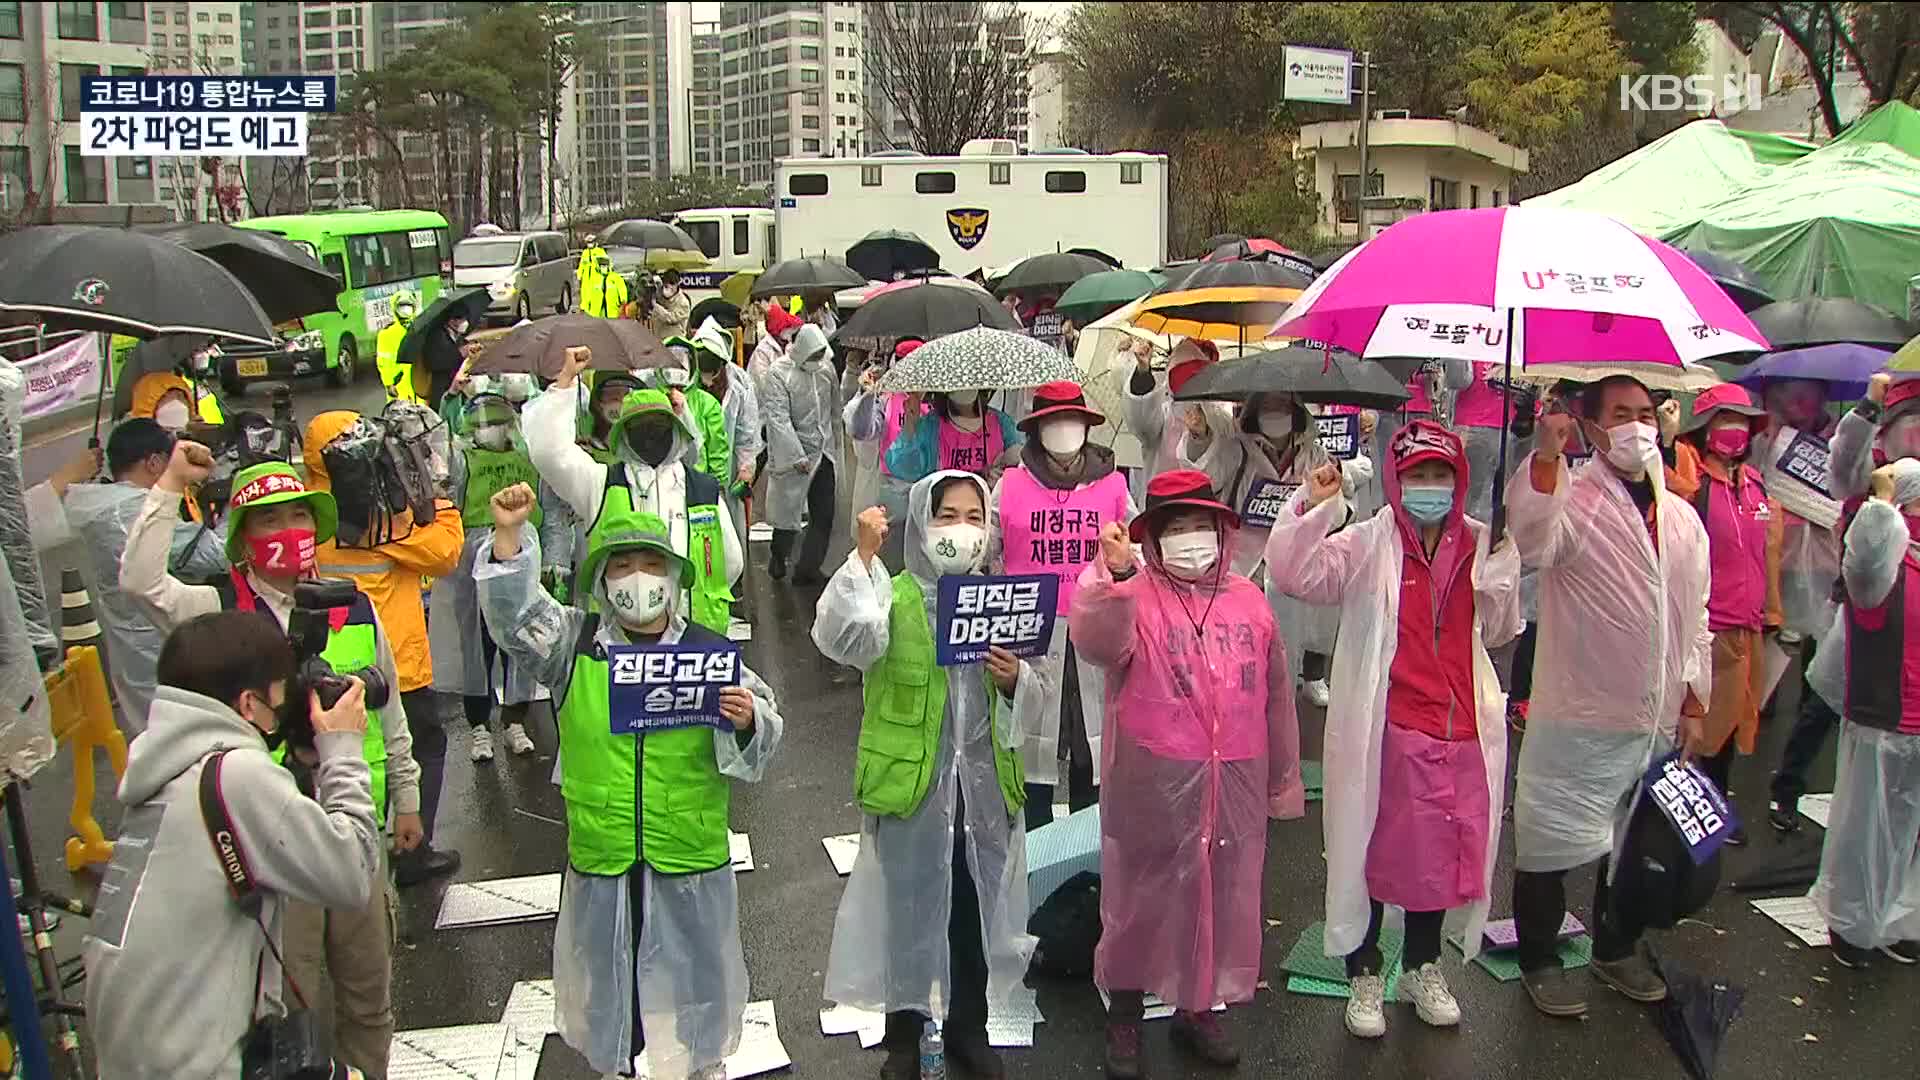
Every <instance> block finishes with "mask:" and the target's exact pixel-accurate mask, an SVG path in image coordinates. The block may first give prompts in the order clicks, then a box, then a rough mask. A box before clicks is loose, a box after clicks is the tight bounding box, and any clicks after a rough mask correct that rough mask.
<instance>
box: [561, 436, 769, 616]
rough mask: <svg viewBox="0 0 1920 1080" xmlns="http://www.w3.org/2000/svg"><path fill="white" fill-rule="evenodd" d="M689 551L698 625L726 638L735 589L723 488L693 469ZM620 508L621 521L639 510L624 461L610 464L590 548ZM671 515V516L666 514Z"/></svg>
mask: <svg viewBox="0 0 1920 1080" xmlns="http://www.w3.org/2000/svg"><path fill="white" fill-rule="evenodd" d="M686 472H687V550H686V551H685V552H683V553H682V554H684V555H685V556H686V558H687V561H689V562H691V563H692V564H693V590H692V592H693V612H692V614H693V621H694V622H696V623H698V624H700V625H701V626H704V627H706V628H707V629H709V630H711V631H713V632H714V633H716V634H722V635H724V634H725V633H726V632H727V626H728V624H729V623H731V622H732V621H733V588H732V586H731V585H729V584H728V582H727V547H726V533H725V532H724V531H723V529H722V527H721V524H720V523H721V520H722V519H721V514H722V513H723V511H722V510H721V509H720V485H719V484H717V483H715V482H714V480H713V478H712V477H710V476H707V475H706V474H704V473H700V472H696V471H694V470H693V469H688V470H687V471H686ZM610 509H611V510H617V511H619V513H617V514H615V515H613V518H614V520H621V519H624V518H625V517H626V515H627V514H628V513H630V512H632V510H633V492H632V491H631V490H630V489H629V488H628V487H627V467H626V466H625V465H623V464H620V463H617V462H616V463H615V464H612V465H609V466H607V486H606V489H605V490H604V491H602V492H601V494H600V510H599V513H598V514H597V515H596V516H595V517H594V519H593V524H592V525H590V526H588V528H587V550H588V551H592V550H593V549H594V548H595V547H596V546H597V545H598V544H599V543H600V542H601V536H602V532H601V528H600V524H601V522H603V521H606V520H608V513H607V512H608V510H610ZM661 516H662V517H665V516H666V515H664V514H663V515H661ZM576 585H577V586H578V588H579V589H580V591H581V592H583V593H585V592H589V591H591V590H592V587H593V583H592V582H590V581H582V582H577V583H576Z"/></svg>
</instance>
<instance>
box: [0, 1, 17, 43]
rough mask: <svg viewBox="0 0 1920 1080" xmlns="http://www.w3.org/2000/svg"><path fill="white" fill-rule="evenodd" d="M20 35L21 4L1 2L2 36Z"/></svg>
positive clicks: (14, 36)
mask: <svg viewBox="0 0 1920 1080" xmlns="http://www.w3.org/2000/svg"><path fill="white" fill-rule="evenodd" d="M19 36H20V5H19V4H18V3H11V4H0V38H18V37H19Z"/></svg>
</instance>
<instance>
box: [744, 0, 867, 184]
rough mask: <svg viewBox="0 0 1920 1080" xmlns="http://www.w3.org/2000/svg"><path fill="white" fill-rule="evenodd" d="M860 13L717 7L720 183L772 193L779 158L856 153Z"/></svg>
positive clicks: (835, 8) (832, 6)
mask: <svg viewBox="0 0 1920 1080" xmlns="http://www.w3.org/2000/svg"><path fill="white" fill-rule="evenodd" d="M860 8H861V5H859V4H852V3H837V2H836V3H825V2H818V0H816V2H813V3H804V2H802V3H723V4H721V5H720V35H721V42H720V49H721V69H720V76H721V86H720V98H721V102H722V105H721V125H722V127H721V148H722V149H721V169H722V171H724V172H725V173H726V175H728V176H730V177H733V178H734V179H736V180H739V181H741V182H742V183H747V184H770V183H772V182H773V163H774V162H775V161H776V160H778V159H780V158H784V157H828V156H847V155H852V154H858V153H860V152H861V149H862V139H861V132H862V130H863V128H864V126H865V125H864V122H863V116H862V112H861V109H862V103H861V98H862V96H863V95H864V94H865V93H866V88H865V83H864V76H863V74H862V73H863V68H862V66H861V58H860V50H861V46H860V22H861V19H860Z"/></svg>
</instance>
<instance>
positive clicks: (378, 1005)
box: [120, 440, 451, 1076]
mask: <svg viewBox="0 0 1920 1080" xmlns="http://www.w3.org/2000/svg"><path fill="white" fill-rule="evenodd" d="M212 467H213V457H212V455H211V454H209V453H208V452H207V448H206V447H204V446H201V445H199V444H198V443H193V442H188V441H185V440H182V441H180V442H179V443H176V444H175V445H174V449H173V459H172V460H171V461H169V462H168V463H167V471H166V472H165V473H164V474H162V475H161V477H160V479H159V481H158V482H156V483H155V484H154V486H153V490H152V491H149V492H148V493H147V502H146V505H145V506H144V507H143V508H142V509H141V512H140V516H139V517H138V518H137V519H135V521H134V523H133V526H132V528H131V529H130V530H128V533H127V551H126V554H125V555H124V556H122V557H121V560H120V587H121V588H122V589H124V590H126V591H127V592H129V593H131V594H133V595H135V596H137V597H139V598H141V599H142V600H143V601H145V602H146V603H147V604H148V605H150V606H151V607H152V609H153V611H154V613H155V616H156V617H155V620H154V622H155V624H156V625H158V626H161V627H165V628H171V627H175V626H178V625H180V624H182V623H184V622H185V621H187V620H188V619H191V618H194V617H195V616H197V615H207V614H211V613H213V612H216V611H219V610H221V609H222V608H223V607H229V608H233V609H236V610H239V611H248V612H256V611H257V612H262V613H264V614H267V615H270V616H272V618H273V621H274V623H275V625H277V626H279V627H280V628H282V629H283V630H284V629H285V627H286V622H287V615H288V613H289V612H290V611H291V610H292V607H293V592H294V587H295V586H296V585H298V584H299V583H300V581H301V579H303V578H306V577H309V576H311V575H312V574H313V573H314V571H315V566H316V556H315V551H316V548H317V545H318V544H321V543H324V542H326V541H327V540H330V539H332V537H333V534H334V529H335V526H336V523H337V522H338V520H339V510H338V507H337V505H336V503H335V502H334V497H333V496H332V495H331V494H330V493H328V492H326V491H318V490H308V488H307V486H306V485H305V484H304V483H302V482H301V480H300V477H299V476H298V474H296V473H295V472H294V471H293V468H292V466H289V465H285V464H282V463H279V462H267V463H265V464H261V465H255V466H253V467H252V468H249V469H245V470H242V471H241V472H240V473H239V474H237V475H236V476H234V478H233V498H232V500H231V503H230V509H229V512H228V514H227V558H228V560H229V561H231V562H232V563H233V566H234V570H233V577H232V589H233V593H234V597H233V599H232V600H231V601H223V598H222V596H221V591H220V590H219V589H216V588H214V587H213V586H209V585H188V584H186V583H184V582H181V581H179V580H177V579H176V578H174V577H173V576H171V575H170V574H169V573H168V572H167V551H168V547H169V540H170V539H171V535H172V525H171V522H170V521H169V520H168V518H169V513H170V511H171V509H172V507H173V505H174V504H175V502H177V501H178V499H179V498H180V496H181V493H182V492H184V491H185V490H186V489H187V487H188V486H190V485H194V484H198V483H200V482H201V481H203V480H205V479H206V476H207V473H208V471H209V470H210V469H211V468H212ZM321 656H322V657H323V658H324V659H326V660H327V662H328V663H330V664H331V665H332V666H333V667H334V669H335V670H336V671H348V672H351V671H360V670H363V669H365V668H369V667H372V668H378V669H379V671H380V673H381V676H382V677H383V678H384V680H385V681H386V684H387V685H388V686H390V687H396V688H397V687H399V686H400V685H401V680H400V677H399V674H398V672H397V671H396V668H395V661H394V653H393V650H392V649H391V648H390V647H389V645H388V639H387V635H386V632H385V631H384V630H383V629H382V627H381V625H380V618H379V616H378V615H377V614H376V613H375V611H374V607H373V604H372V603H371V602H370V601H369V600H368V599H367V597H366V596H365V594H361V595H360V596H358V597H356V598H355V601H354V603H353V605H352V606H351V607H349V608H348V609H347V613H346V616H345V617H344V619H343V620H342V621H341V622H340V625H339V628H338V629H336V630H334V631H333V632H332V634H331V635H329V637H328V640H327V647H326V650H325V651H324V652H323V653H322V654H321ZM360 752H361V754H362V755H363V756H364V757H365V758H366V760H367V763H368V764H369V765H370V766H372V770H373V812H374V821H375V824H376V825H378V826H380V827H382V828H384V827H385V824H386V817H387V813H388V810H389V808H390V809H391V811H392V814H393V844H394V848H395V849H396V851H398V852H400V853H402V855H403V857H404V853H406V852H410V851H412V850H414V849H415V848H417V847H420V846H421V844H422V842H423V840H424V838H425V833H424V825H423V822H422V820H421V817H420V804H421V794H420V770H419V766H418V765H416V764H415V763H414V760H413V738H412V736H411V735H410V734H409V732H408V727H407V722H406V706H405V698H404V697H401V696H395V697H393V698H390V699H388V702H387V705H386V706H385V707H384V708H381V709H378V710H368V711H367V726H366V736H365V737H364V738H363V739H362V741H361V746H360ZM444 854H447V855H449V856H450V855H451V853H444ZM389 901H390V898H389V896H388V889H387V887H386V876H385V872H384V868H381V869H380V870H379V871H378V872H377V877H376V880H375V882H374V887H373V889H372V891H371V894H370V897H369V899H368V900H367V901H366V902H365V903H363V904H362V905H360V906H359V907H356V908H339V907H335V908H331V909H327V910H322V909H321V908H319V907H315V906H310V905H306V904H298V903H296V904H293V905H291V906H290V907H289V909H288V910H287V911H286V913H285V919H284V923H285V941H286V949H285V957H286V962H287V971H288V976H289V978H290V979H291V980H292V981H295V982H298V983H299V984H300V985H302V986H306V987H309V988H314V987H319V986H322V985H326V982H327V981H330V982H331V985H332V990H333V993H332V998H333V1006H334V1045H335V1047H336V1051H337V1053H338V1055H339V1057H340V1058H341V1059H342V1060H344V1061H346V1062H347V1063H348V1064H350V1065H353V1066H355V1067H356V1068H359V1069H361V1070H363V1071H365V1072H366V1073H368V1074H369V1075H371V1076H384V1075H385V1074H386V1067H387V1053H388V1049H389V1047H390V1044H391V1043H392V1041H393V1001H392V993H391V991H392V987H391V983H392V977H393V969H392V959H391V957H392V937H391V926H392V921H391V920H392V916H391V913H390V912H391V908H390V902H389ZM323 957H324V961H323ZM323 967H324V970H325V973H326V977H325V981H323V979H322V975H321V972H322V969H323Z"/></svg>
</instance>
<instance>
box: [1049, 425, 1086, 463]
mask: <svg viewBox="0 0 1920 1080" xmlns="http://www.w3.org/2000/svg"><path fill="white" fill-rule="evenodd" d="M1040 445H1041V446H1042V447H1044V448H1045V449H1046V451H1047V453H1049V454H1054V455H1057V456H1059V457H1072V456H1073V455H1075V454H1077V453H1079V452H1080V448H1081V447H1083V446H1085V445H1087V425H1086V421H1084V420H1048V421H1046V422H1045V423H1042V424H1041V425H1040Z"/></svg>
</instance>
